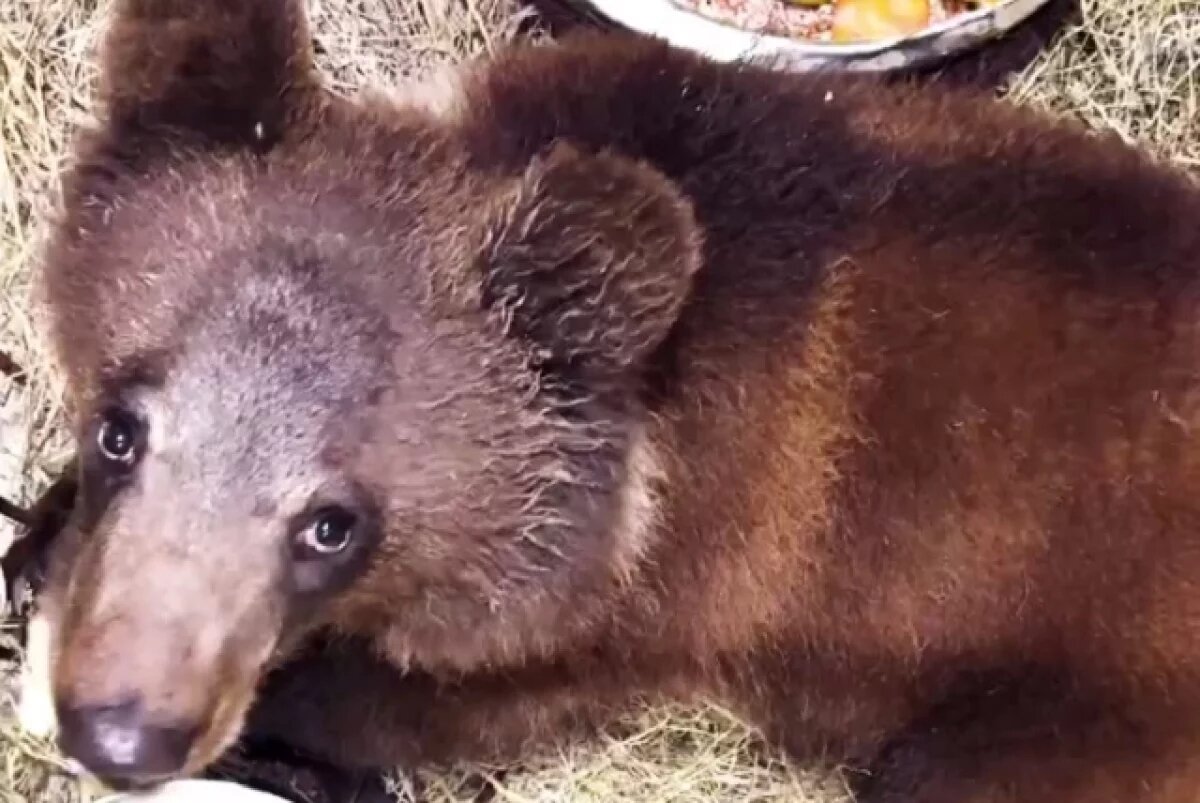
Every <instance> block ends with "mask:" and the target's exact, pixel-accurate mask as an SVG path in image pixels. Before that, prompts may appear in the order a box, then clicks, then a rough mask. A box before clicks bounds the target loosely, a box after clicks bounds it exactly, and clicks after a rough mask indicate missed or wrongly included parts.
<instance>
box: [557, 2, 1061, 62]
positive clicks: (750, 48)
mask: <svg viewBox="0 0 1200 803" xmlns="http://www.w3.org/2000/svg"><path fill="white" fill-rule="evenodd" d="M570 1H571V2H573V3H575V4H576V5H582V6H584V7H586V8H588V9H590V10H591V11H593V12H595V13H598V14H600V15H601V16H603V17H605V18H607V19H608V20H610V21H612V22H614V23H616V24H618V25H621V26H624V27H626V28H629V29H630V30H632V31H635V32H637V33H641V34H646V35H649V36H654V37H657V38H660V39H664V40H666V41H667V42H668V43H670V44H672V45H675V46H677V47H682V48H686V49H690V50H697V51H700V52H702V53H703V54H705V55H707V56H709V57H710V58H713V59H716V60H718V61H726V62H730V61H745V60H754V59H762V58H767V59H769V58H773V57H780V56H783V57H784V58H787V57H793V58H795V57H800V58H801V59H802V60H804V59H813V60H816V61H817V62H826V63H830V62H831V63H837V62H839V61H856V60H869V59H871V58H872V57H875V56H879V55H881V54H884V53H888V52H889V51H894V50H896V49H898V48H903V47H907V46H910V45H912V46H916V47H921V46H923V45H929V44H932V43H936V41H937V40H938V39H939V38H941V37H943V36H945V35H947V34H955V35H956V37H955V38H956V42H955V43H954V46H953V47H952V50H959V49H962V48H964V47H969V46H971V45H972V44H974V43H975V42H977V41H980V40H981V39H986V38H988V37H990V36H993V35H996V34H999V33H1003V32H1004V31H1007V30H1009V29H1011V28H1013V27H1015V26H1017V25H1019V24H1020V23H1021V22H1023V21H1024V20H1025V19H1027V18H1028V17H1029V16H1030V15H1032V14H1033V13H1034V12H1035V11H1037V10H1038V9H1039V8H1041V7H1042V6H1044V5H1046V4H1047V3H1048V2H1050V0H1006V2H1003V3H1000V4H999V5H997V6H995V7H993V8H981V9H977V10H975V11H969V12H967V13H965V14H958V15H956V16H954V17H951V18H949V19H946V20H942V21H940V22H938V23H937V24H935V25H931V26H929V27H928V28H924V29H922V30H921V31H919V32H918V33H915V34H913V35H911V36H904V37H892V38H890V39H880V40H873V41H870V42H855V43H826V42H810V41H805V40H800V39H792V38H788V37H784V36H776V35H773V34H764V33H755V32H753V31H746V30H741V29H739V28H736V27H733V26H731V25H728V24H726V23H722V22H718V21H717V20H714V19H710V18H708V17H705V16H704V15H702V14H699V13H697V12H695V11H689V10H688V9H686V8H684V7H682V6H681V5H677V4H676V2H674V0H570ZM958 35H961V36H958ZM942 52H943V53H944V52H949V51H942ZM929 55H931V56H935V57H936V56H937V55H941V53H939V52H938V51H937V50H936V49H935V50H934V51H933V52H931V53H930V54H929ZM887 66H892V65H887Z"/></svg>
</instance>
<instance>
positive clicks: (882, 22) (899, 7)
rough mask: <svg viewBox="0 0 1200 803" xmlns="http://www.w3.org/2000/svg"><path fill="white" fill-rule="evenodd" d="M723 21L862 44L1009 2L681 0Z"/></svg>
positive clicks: (762, 30) (771, 31)
mask: <svg viewBox="0 0 1200 803" xmlns="http://www.w3.org/2000/svg"><path fill="white" fill-rule="evenodd" d="M676 2H677V3H679V4H680V5H682V6H683V7H684V8H687V9H688V10H689V11H695V12H697V13H699V14H701V15H703V16H705V17H708V18H710V19H713V20H716V21H718V22H722V23H725V24H727V25H732V26H734V27H737V28H742V29H745V30H747V31H753V32H756V33H768V34H774V35H776V36H787V37H792V38H797V39H811V40H814V41H823V42H829V41H836V42H862V41H871V40H878V39H887V38H891V37H894V36H906V35H910V34H913V33H916V32H917V31H920V30H922V29H924V28H926V27H928V26H929V25H932V24H934V23H937V22H940V21H942V20H945V19H948V18H950V17H953V16H955V15H957V14H964V13H966V12H968V11H975V10H977V9H980V8H989V7H992V6H997V5H999V4H1000V3H1002V2H1004V0H676Z"/></svg>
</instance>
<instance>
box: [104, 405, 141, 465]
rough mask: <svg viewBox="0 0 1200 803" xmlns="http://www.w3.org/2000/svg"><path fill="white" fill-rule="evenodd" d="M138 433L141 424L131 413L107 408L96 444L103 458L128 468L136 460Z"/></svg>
mask: <svg viewBox="0 0 1200 803" xmlns="http://www.w3.org/2000/svg"><path fill="white" fill-rule="evenodd" d="M140 433H141V426H140V424H139V422H138V420H137V418H136V417H134V415H133V414H132V413H129V412H126V411H125V410H109V411H108V412H106V413H105V414H104V417H103V419H102V420H101V421H100V428H99V430H98V431H97V432H96V445H97V446H98V447H99V448H100V454H101V456H103V457H104V459H105V460H107V461H108V462H110V463H116V464H118V465H120V466H122V467H126V468H128V467H129V466H131V465H133V464H134V462H136V461H137V457H138V436H139V435H140Z"/></svg>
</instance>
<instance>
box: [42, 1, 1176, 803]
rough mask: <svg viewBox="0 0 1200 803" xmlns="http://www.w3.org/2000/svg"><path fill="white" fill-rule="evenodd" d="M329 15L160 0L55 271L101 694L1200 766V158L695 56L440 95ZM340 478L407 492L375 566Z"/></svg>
mask: <svg viewBox="0 0 1200 803" xmlns="http://www.w3.org/2000/svg"><path fill="white" fill-rule="evenodd" d="M168 18H170V19H169V20H168ZM305 43H306V38H305V35H304V33H303V22H302V17H301V15H300V13H299V12H298V10H297V9H296V7H295V6H294V4H293V3H291V2H286V1H285V0H255V1H254V2H247V3H245V4H242V3H233V2H232V1H230V2H223V1H221V0H207V1H206V2H198V3H194V4H192V3H187V4H185V3H183V2H161V3H157V4H150V3H141V2H135V0H124V2H122V3H120V4H118V15H117V17H116V19H115V21H114V23H113V28H112V31H111V33H110V35H109V38H108V49H107V51H106V61H105V63H104V75H105V76H106V78H105V81H106V83H105V84H104V86H105V90H104V93H103V95H102V97H103V98H104V99H105V101H106V104H107V105H106V107H105V109H106V112H105V115H104V117H103V119H102V120H101V123H100V125H99V126H98V128H97V129H96V130H94V131H92V132H91V133H89V134H87V135H85V136H84V138H83V139H82V141H81V145H80V149H79V157H80V158H79V162H78V164H77V166H76V167H75V169H74V172H73V173H72V174H71V176H70V177H69V179H68V193H67V216H66V219H65V220H63V221H62V222H61V223H60V224H59V226H58V228H57V229H56V237H55V239H54V242H53V243H52V245H51V248H50V250H49V252H48V256H47V263H46V271H45V273H44V291H45V298H46V300H47V302H48V309H49V312H50V314H51V318H50V321H51V331H52V334H53V336H54V339H55V342H56V344H57V347H58V351H59V354H60V356H61V358H62V361H63V364H64V367H65V369H66V372H67V376H68V378H69V381H70V390H71V393H72V400H73V402H74V406H75V409H76V411H77V413H78V420H79V431H80V434H81V437H83V438H84V439H85V440H84V441H83V442H84V444H85V454H84V459H83V468H82V472H83V473H82V475H81V477H82V487H83V498H84V499H85V500H86V502H85V504H84V505H82V507H81V512H79V513H78V515H77V517H76V521H75V526H74V528H73V529H72V530H71V531H70V532H69V533H68V534H67V535H66V536H65V537H64V540H63V542H62V545H61V547H60V548H59V549H58V550H57V554H56V560H55V563H54V566H53V567H52V571H51V586H50V589H49V592H48V595H47V610H48V611H49V612H50V616H51V618H52V619H54V621H55V622H56V623H57V624H58V630H57V640H56V658H57V660H56V664H55V666H56V668H55V682H56V688H57V689H58V693H59V702H60V706H62V705H71V704H73V703H75V702H78V701H79V700H80V699H82V700H84V701H85V702H90V703H93V704H94V703H99V702H102V701H103V700H104V699H109V698H113V697H119V696H120V695H122V694H126V695H128V694H133V693H136V694H138V695H140V696H141V698H142V699H144V700H145V701H147V705H150V704H151V703H153V702H154V701H156V700H157V701H160V702H161V705H160V707H159V708H156V709H155V711H156V712H157V713H156V715H157V716H163V717H172V718H174V719H175V720H176V721H182V720H185V719H186V720H187V721H188V722H191V723H201V725H200V732H201V734H202V736H201V738H200V739H199V740H198V743H197V746H196V747H195V748H194V749H193V750H192V752H191V754H190V758H189V763H188V767H189V769H190V770H195V769H197V768H199V767H201V766H203V765H204V764H206V763H207V762H209V761H211V760H212V758H213V757H214V756H215V755H216V754H217V753H219V752H220V750H221V749H223V748H224V747H226V746H228V744H229V743H230V741H231V740H232V739H233V738H234V737H235V736H236V735H237V734H238V733H243V732H246V733H253V734H265V735H270V736H278V737H286V738H287V739H288V740H289V741H291V742H292V743H294V744H295V745H296V746H297V747H300V748H302V749H305V750H307V751H309V752H311V753H314V754H318V755H323V756H325V757H327V758H330V759H332V760H335V761H338V762H342V763H345V764H351V765H362V766H372V767H375V766H385V765H391V764H397V763H400V764H409V765H411V764H415V763H418V762H423V761H446V760H454V759H459V758H475V759H508V758H513V757H514V756H516V755H519V754H520V753H521V751H523V750H526V749H529V748H531V747H532V746H533V745H534V744H535V743H537V742H539V741H543V740H547V739H552V738H558V737H560V736H563V735H565V734H568V733H570V732H574V731H579V732H586V731H588V730H590V729H591V728H593V727H595V726H597V725H600V724H603V722H605V721H606V720H607V719H608V718H609V717H610V716H612V715H614V714H615V713H617V712H619V711H621V710H622V709H623V708H624V707H625V706H626V705H628V704H629V703H631V702H633V701H634V700H635V699H637V698H641V697H650V698H655V697H667V698H678V699H695V698H697V697H713V698H716V699H720V700H723V701H725V702H726V703H727V704H729V705H731V706H733V707H735V708H736V709H737V710H739V711H741V712H742V713H744V714H745V715H746V716H748V717H750V718H751V719H752V720H753V721H755V722H756V723H758V724H760V725H762V726H763V728H764V730H765V732H766V733H767V734H768V736H769V737H770V738H771V739H772V740H773V741H774V742H775V743H777V744H779V745H780V746H781V747H783V748H784V749H786V750H787V751H788V752H789V753H790V755H792V756H793V757H794V758H795V759H796V760H798V761H804V762H811V761H826V762H829V763H843V762H845V763H849V764H850V765H851V766H853V767H854V768H857V769H862V770H867V771H869V775H868V776H867V777H869V782H864V783H863V785H862V788H863V794H864V795H865V796H866V799H869V800H874V801H884V800H906V801H908V800H912V801H930V802H932V801H939V802H940V801H946V802H947V803H948V802H949V801H981V802H982V801H989V802H994V801H1013V802H1014V803H1015V802H1016V801H1021V802H1022V803H1025V802H1026V801H1042V800H1045V801H1067V800H1070V801H1073V802H1078V803H1083V802H1084V801H1087V802H1088V803H1092V801H1096V802H1097V803H1098V802H1099V801H1123V803H1133V802H1134V801H1142V802H1144V803H1150V802H1151V801H1154V803H1176V802H1178V803H1183V802H1184V801H1190V800H1193V799H1194V798H1195V796H1196V795H1197V794H1200V764H1197V760H1196V759H1195V758H1194V757H1193V754H1194V752H1195V748H1196V747H1197V746H1198V745H1197V744H1196V734H1195V733H1194V725H1193V723H1192V719H1193V718H1194V715H1195V714H1197V713H1200V677H1198V676H1197V672H1198V670H1200V647H1198V646H1197V641H1196V634H1197V629H1198V626H1200V597H1197V595H1196V593H1195V577H1196V575H1197V573H1198V572H1200V542H1198V540H1197V539H1198V538H1200V536H1198V535H1197V533H1198V532H1200V502H1198V501H1197V500H1198V499H1200V496H1198V495H1197V493H1196V491H1197V489H1198V488H1200V458H1198V457H1197V455H1198V452H1197V446H1198V445H1200V444H1197V441H1196V438H1195V437H1194V436H1193V433H1194V432H1195V428H1196V426H1197V423H1198V422H1200V406H1198V403H1200V394H1198V389H1200V382H1198V380H1197V366H1200V340H1198V334H1200V332H1198V329H1197V323H1198V321H1200V316H1198V315H1197V309H1198V307H1197V302H1198V294H1197V289H1198V284H1197V276H1198V275H1200V256H1198V255H1200V229H1198V227H1197V225H1196V223H1197V220H1200V217H1198V215H1200V189H1198V188H1197V186H1196V184H1195V183H1194V181H1192V180H1191V178H1189V177H1187V176H1184V175H1181V174H1179V173H1176V172H1173V171H1171V170H1169V169H1167V168H1165V167H1163V166H1160V165H1157V164H1155V163H1154V162H1153V161H1152V160H1151V159H1150V158H1149V157H1148V156H1146V155H1144V154H1143V153H1141V152H1139V151H1137V150H1135V149H1132V148H1129V147H1127V146H1125V145H1123V144H1122V143H1120V142H1119V141H1118V140H1117V139H1116V138H1115V137H1105V136H1095V135H1089V134H1087V133H1084V132H1082V131H1080V130H1078V129H1077V128H1075V127H1073V126H1071V125H1067V124H1064V123H1058V122H1053V121H1050V120H1047V119H1044V118H1042V117H1040V116H1037V115H1035V114H1033V113H1031V112H1029V111H1025V110H1020V109H1016V108H1012V107H1010V106H1007V105H1003V104H999V103H993V102H990V101H987V100H984V99H980V98H977V97H973V96H971V95H968V94H965V93H957V92H949V91H938V92H935V91H929V90H916V89H911V88H904V87H886V88H885V87H882V86H880V85H878V84H876V83H875V82H873V81H870V80H868V79H863V78H849V77H834V76H830V77H816V76H809V77H800V76H783V75H779V74H774V73H769V72H766V71H761V70H756V69H751V68H741V67H733V66H718V65H713V64H709V63H706V62H704V61H702V60H700V59H697V58H695V57H692V56H690V55H687V54H683V53H680V52H676V51H672V50H670V49H668V48H666V47H664V46H661V45H659V44H656V43H651V42H642V41H636V40H627V39H618V38H602V37H587V36H580V37H573V38H571V39H570V40H568V41H566V42H564V43H563V44H562V45H560V46H555V47H550V48H542V49H514V50H511V51H506V52H504V53H502V54H501V55H499V56H497V57H496V58H495V59H494V60H491V61H489V62H486V63H481V64H477V65H472V66H470V67H468V68H465V69H464V70H463V72H462V73H461V74H460V75H459V77H458V82H457V83H456V84H455V85H454V86H453V87H451V93H450V94H448V95H447V96H445V97H444V98H442V100H445V101H448V102H445V103H442V104H440V105H438V106H436V107H431V106H429V105H428V104H422V103H418V102H417V101H416V100H411V101H406V100H404V99H400V100H396V101H394V102H385V101H382V100H368V101H363V102H362V103H361V104H354V103H351V102H349V101H345V100H341V99H336V98H334V97H332V96H331V95H328V94H326V93H325V91H324V90H323V89H322V88H321V87H320V85H319V83H318V82H317V81H316V80H315V78H314V77H313V75H312V72H311V64H310V61H309V59H308V55H307V46H306V44H305ZM124 398H130V399H132V401H131V402H129V403H130V404H132V405H134V406H135V407H137V409H139V410H142V411H143V413H142V414H143V415H144V416H145V417H146V419H147V420H148V421H149V422H150V423H149V424H147V426H148V431H149V436H148V437H149V442H150V446H148V447H147V450H146V455H147V456H146V458H145V460H146V462H145V464H144V466H142V465H139V467H138V469H137V471H136V472H135V474H134V475H133V476H132V478H129V479H125V480H122V482H121V483H115V482H113V481H109V480H106V479H104V478H103V477H101V476H99V475H98V474H97V471H98V470H97V469H92V470H91V471H92V473H90V474H89V468H88V466H89V465H90V464H89V458H88V457H87V451H86V450H87V447H86V444H87V443H90V442H91V440H92V439H94V437H95V432H94V427H95V426H96V424H95V422H96V416H97V415H98V414H99V413H100V412H102V411H103V410H104V409H107V407H108V406H111V405H112V404H114V403H116V400H120V399H124ZM156 439H157V440H156ZM92 462H93V463H94V461H92ZM314 499H318V500H328V499H335V500H342V503H344V504H348V505H354V506H356V507H355V509H356V510H359V511H361V514H362V520H363V521H364V522H365V524H364V534H363V536H362V538H361V539H360V541H361V543H360V544H358V545H356V546H355V547H354V550H351V552H350V553H348V557H347V558H346V559H345V560H344V561H342V562H341V563H336V564H331V565H328V566H327V565H325V564H321V563H316V562H311V563H304V564H303V565H293V564H292V563H291V562H289V559H284V558H281V557H280V556H279V553H280V550H281V549H282V548H283V546H282V545H284V544H287V543H289V540H288V539H289V538H292V537H293V535H292V530H289V529H288V528H289V527H291V526H292V524H290V523H291V522H295V521H298V520H299V519H298V518H297V517H301V518H302V517H303V516H304V515H305V512H304V511H306V510H309V509H310V508H311V506H312V505H313V504H314V502H313V500H314ZM201 544H202V545H203V546H200V545H201ZM355 550H357V551H355ZM230 556H236V557H235V559H231V557H230ZM185 577H186V578H192V579H189V580H187V581H186V583H187V584H186V585H184V586H183V589H184V590H183V591H182V592H180V591H179V590H178V584H179V583H181V582H185V581H184V580H182V579H181V578H185ZM171 588H173V589H174V593H168V589H171ZM162 594H165V595H167V596H169V597H170V600H171V601H170V602H169V604H166V605H165V609H164V604H163V603H162V600H161V599H160V598H159V596H158V595H162ZM150 611H152V613H149V612H150ZM234 612H236V616H235V615H234ZM151 635H153V639H152V638H151ZM331 635H336V636H340V637H339V638H334V639H332V640H330V639H329V636H331ZM181 643H190V644H199V645H201V647H200V648H197V649H194V650H192V651H191V652H189V653H188V658H187V659H186V660H183V659H180V660H176V659H174V658H171V659H168V658H167V657H165V656H166V655H167V654H168V653H169V651H170V650H171V649H173V648H174V646H177V645H179V644H181ZM155 645H161V646H155ZM118 653H122V654H127V655H132V656H134V657H133V658H132V659H130V660H127V661H126V662H125V663H123V664H122V672H121V673H120V674H119V675H118V674H116V673H115V670H114V669H112V668H111V667H109V666H108V665H106V664H105V661H104V660H103V659H104V658H105V657H106V656H112V655H115V654H118ZM170 654H171V655H174V653H170ZM131 666H132V667H133V669H132V670H130V667H131ZM214 667H219V668H220V671H219V672H217V673H216V674H214ZM272 667H274V668H276V670H277V671H275V672H273V673H271V674H269V675H268V676H267V682H266V683H265V685H263V686H261V687H260V688H258V689H257V691H256V690H255V687H256V685H257V684H258V683H259V681H260V680H261V679H262V678H263V676H264V673H265V672H267V670H268V669H269V668H272ZM402 669H405V670H408V671H407V673H405V674H402V672H401V670H402ZM214 677H215V678H218V682H214V681H212V680H209V679H210V678H214ZM214 683H215V685H214ZM252 699H254V700H256V702H255V703H254V705H253V707H252V708H249V709H248V707H249V706H250V704H251V700H252ZM247 710H249V714H248V719H247V720H246V722H245V725H244V726H243V718H244V716H245V715H246V713H247Z"/></svg>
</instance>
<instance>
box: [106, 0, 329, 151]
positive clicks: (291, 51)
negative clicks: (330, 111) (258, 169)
mask: <svg viewBox="0 0 1200 803" xmlns="http://www.w3.org/2000/svg"><path fill="white" fill-rule="evenodd" d="M109 19H110V21H109V25H108V29H107V32H106V34H105V37H104V41H103V45H102V49H101V69H100V85H99V97H98V100H99V113H100V117H101V119H102V121H103V123H104V124H105V126H106V127H107V129H108V132H109V140H110V141H113V142H117V143H122V146H123V148H124V149H125V150H128V151H129V154H130V155H134V154H135V152H136V151H137V150H138V149H139V148H150V149H153V148H154V147H155V145H156V144H159V143H166V142H168V141H172V140H180V139H182V140H183V141H184V142H187V143H189V144H192V145H198V146H203V147H229V146H232V147H245V148H264V147H268V146H269V145H270V144H271V143H272V142H273V141H274V140H275V139H276V138H278V137H279V136H281V134H282V132H284V131H285V130H287V128H288V126H289V124H290V123H292V122H293V121H294V118H295V117H296V116H297V115H298V114H300V113H301V112H302V111H303V110H304V109H305V107H306V104H308V103H309V102H310V101H311V99H312V98H313V97H314V96H315V94H316V92H317V88H318V79H317V77H316V73H315V69H314V66H313V62H312V53H311V43H310V40H309V32H308V22H307V19H306V17H305V13H304V8H303V0H117V2H116V3H114V6H113V9H112V12H111V17H110V18H109Z"/></svg>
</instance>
